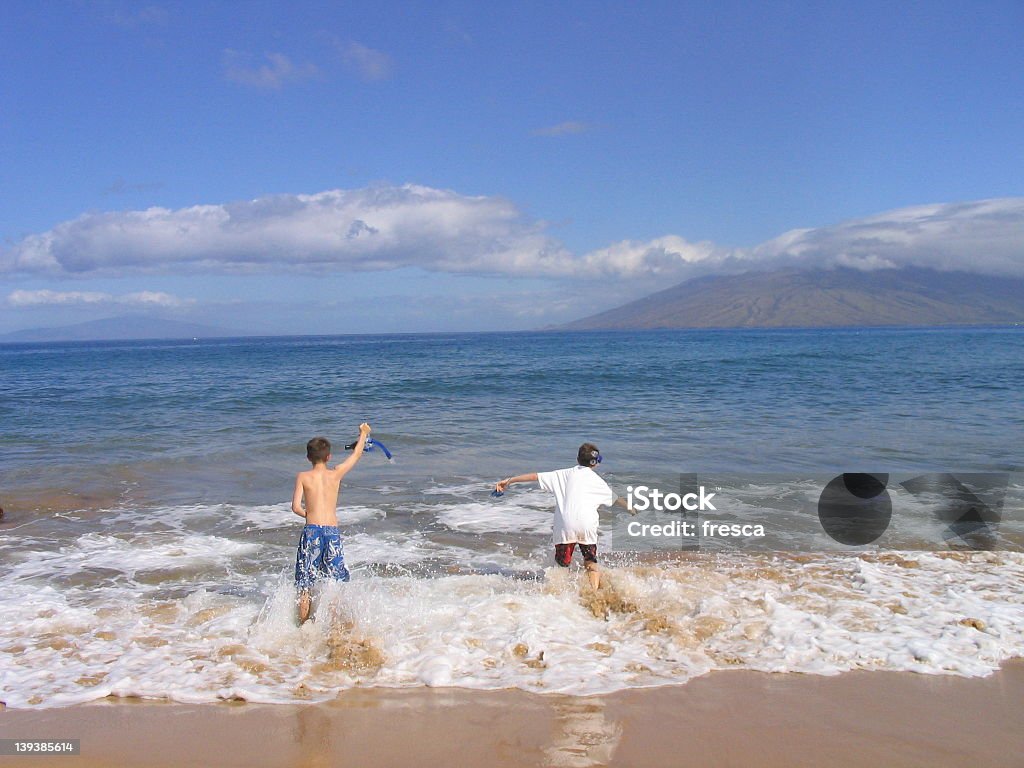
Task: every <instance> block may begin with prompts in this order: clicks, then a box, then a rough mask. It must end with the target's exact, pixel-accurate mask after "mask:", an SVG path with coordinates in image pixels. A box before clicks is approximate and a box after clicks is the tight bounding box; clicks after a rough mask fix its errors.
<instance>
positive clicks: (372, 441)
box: [345, 437, 391, 461]
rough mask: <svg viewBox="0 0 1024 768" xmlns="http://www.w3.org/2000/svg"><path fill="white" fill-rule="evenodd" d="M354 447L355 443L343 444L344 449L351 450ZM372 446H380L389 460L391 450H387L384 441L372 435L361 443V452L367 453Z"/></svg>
mask: <svg viewBox="0 0 1024 768" xmlns="http://www.w3.org/2000/svg"><path fill="white" fill-rule="evenodd" d="M355 447H356V444H355V443H349V444H348V445H346V446H345V450H346V451H351V450H352V449H353V448H355ZM374 448H380V449H381V451H382V452H383V453H384V455H385V456H386V457H387V459H388V461H391V451H389V450H388V447H387V446H386V445H384V443H382V442H381V441H380V440H376V439H375V438H372V437H370V438H367V440H366V442H365V443H363V453H368V452H370V451H372V450H373V449H374Z"/></svg>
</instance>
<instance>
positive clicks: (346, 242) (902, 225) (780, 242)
mask: <svg viewBox="0 0 1024 768" xmlns="http://www.w3.org/2000/svg"><path fill="white" fill-rule="evenodd" d="M1022 244H1024V198H1007V199H1001V200H982V201H977V202H967V203H952V204H944V205H927V206H918V207H914V208H904V209H900V210H896V211H890V212H888V213H883V214H879V215H877V216H871V217H868V218H864V219H858V220H854V221H848V222H844V223H841V224H838V225H835V226H830V227H822V228H819V229H802V230H793V231H791V232H787V233H786V234H784V235H781V236H779V237H777V238H774V239H773V240H769V241H767V242H765V243H762V244H761V245H758V246H755V247H753V248H728V247H724V246H719V245H716V244H714V243H711V242H706V241H705V242H690V241H688V240H685V239H684V238H682V237H679V236H676V235H667V236H664V237H660V238H656V239H653V240H646V241H633V240H623V241H621V242H618V243H613V244H611V245H609V246H607V247H605V248H600V249H597V250H594V251H590V252H588V253H583V254H574V253H572V252H571V251H570V250H569V249H567V248H566V247H565V246H564V245H563V244H562V243H560V242H559V241H558V240H556V239H555V238H553V237H552V236H551V235H550V234H549V233H548V231H547V226H546V224H545V222H543V221H536V220H531V219H528V218H527V217H525V216H524V215H523V214H522V212H521V211H520V210H519V209H518V208H516V206H515V205H513V204H512V203H511V202H509V201H508V200H505V199H503V198H500V197H487V196H467V195H460V194H458V193H456V192H453V191H449V190H442V189H434V188H431V187H424V186H417V185H412V184H407V185H404V186H399V187H387V186H382V187H371V188H365V189H355V190H329V191H326V192H319V193H316V194H312V195H277V196H269V197H262V198H257V199H255V200H249V201H243V202H236V203H225V204H218V205H197V206H192V207H189V208H180V209H177V210H171V209H167V208H150V209H147V210H139V211H120V212H110V213H90V214H85V215H82V216H80V217H78V218H77V219H73V220H71V221H66V222H63V223H61V224H58V225H57V226H55V227H54V228H53V229H51V230H49V231H47V232H43V233H41V234H36V235H31V236H29V237H27V238H25V239H24V240H22V241H21V242H19V243H16V244H15V245H14V246H12V247H10V248H8V249H7V250H6V251H3V252H0V273H3V272H7V273H23V274H49V275H51V276H55V277H60V276H65V277H66V276H73V275H90V276H91V275H104V274H112V275H121V274H129V273H182V272H207V273H209V272H220V273H238V272H247V273H248V272H259V271H263V272H265V271H271V270H280V269H283V268H287V269H289V270H296V269H305V270H318V271H323V270H332V271H380V270H390V269H399V268H403V267H419V268H421V269H426V270H431V271H437V272H448V273H477V274H503V275H513V276H535V277H540V276H547V277H576V278H607V277H614V278H617V279H624V280H630V281H633V285H634V287H636V288H638V289H639V288H641V287H644V286H641V285H640V284H641V283H644V282H646V283H651V284H657V285H670V284H671V283H672V282H678V281H680V280H683V279H686V278H689V277H694V276H697V275H702V274H710V273H732V272H740V271H745V270H749V269H773V268H779V267H800V268H803V267H829V266H854V267H858V268H861V269H877V268H885V267H902V266H921V267H934V268H937V269H945V270H950V269H963V270H967V271H973V272H982V273H988V274H1006V275H1024V245H1022Z"/></svg>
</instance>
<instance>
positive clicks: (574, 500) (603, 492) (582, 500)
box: [494, 443, 633, 589]
mask: <svg viewBox="0 0 1024 768" xmlns="http://www.w3.org/2000/svg"><path fill="white" fill-rule="evenodd" d="M576 459H577V462H578V463H577V465H576V466H575V467H569V468H568V469H558V470H555V471H554V472H530V473H529V474H525V475H516V476H515V477H507V478H505V479H504V480H502V481H500V482H498V483H496V484H495V486H494V490H495V491H496V492H497V493H504V492H505V489H506V488H508V487H509V486H510V485H512V483H528V482H534V481H536V482H537V483H538V484H539V485H540V487H541V488H543V489H544V490H545V491H549V492H551V493H553V494H554V495H555V527H554V534H553V535H552V541H553V542H554V544H555V562H556V563H558V564H559V565H560V566H562V567H563V568H568V567H569V564H570V563H571V562H572V552H573V550H574V549H575V548H576V545H577V544H579V545H580V554H581V555H582V556H583V565H584V567H586V569H587V577H588V578H589V579H590V584H591V586H592V587H593V588H594V589H597V588H598V587H600V586H601V572H600V571H599V570H598V567H597V525H598V516H597V508H598V507H610V506H612V505H613V504H618V505H619V506H621V507H625V508H626V509H629V507H628V506H627V505H626V501H625V499H620V498H619V497H618V496H616V495H615V491H613V490H612V489H611V488H610V487H608V483H606V482H605V481H604V480H603V479H602V478H601V476H600V475H599V474H597V472H595V471H594V467H596V466H597V465H598V464H600V463H601V452H600V451H599V450H597V446H596V445H594V444H593V443H584V444H583V445H581V446H580V449H579V451H578V452H577V454H576ZM629 511H630V512H632V511H633V510H631V509H629Z"/></svg>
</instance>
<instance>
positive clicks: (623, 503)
mask: <svg viewBox="0 0 1024 768" xmlns="http://www.w3.org/2000/svg"><path fill="white" fill-rule="evenodd" d="M612 505H613V506H619V507H622V508H623V509H624V510H626V511H627V512H629V514H631V515H635V514H636V510H635V509H633V508H632V507H631V506H629V502H628V501H626V500H625V499H624V498H622V497H621V496H619V497H617V498H616V499H615V501H613V502H612Z"/></svg>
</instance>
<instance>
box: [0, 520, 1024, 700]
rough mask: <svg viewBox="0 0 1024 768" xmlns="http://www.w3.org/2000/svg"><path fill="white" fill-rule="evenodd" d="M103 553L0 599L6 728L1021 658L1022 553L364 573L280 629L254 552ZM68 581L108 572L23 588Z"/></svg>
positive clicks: (986, 667)
mask: <svg viewBox="0 0 1024 768" xmlns="http://www.w3.org/2000/svg"><path fill="white" fill-rule="evenodd" d="M366 535H367V536H369V535H370V534H366ZM83 538H86V537H83ZM119 541H120V540H118V539H112V538H111V537H106V538H104V537H99V536H93V537H91V538H86V540H85V541H84V542H81V546H80V547H79V549H80V551H78V552H68V553H64V554H65V555H68V556H69V558H68V557H66V558H65V559H63V560H53V561H46V562H43V563H42V564H40V562H39V561H37V560H35V559H34V558H23V559H22V560H21V561H20V562H17V563H14V564H13V576H14V578H8V579H6V580H5V590H4V593H3V596H2V597H0V627H2V629H0V700H2V701H3V702H4V703H5V704H6V705H7V706H10V707H53V706H63V705H68V704H74V703H79V702H84V701H90V700H94V699H98V698H102V697H105V696H117V697H127V696H137V697H146V698H154V699H168V700H173V701H180V702H213V701H221V700H232V699H234V700H245V701H254V702H268V703H273V702H295V701H320V700H326V699H331V698H334V697H336V696H338V695H339V694H340V693H341V692H343V691H345V690H348V689H350V688H353V687H356V686H387V687H416V686H435V687H448V686H454V687H462V688H476V689H499V688H520V689H523V690H528V691H533V692H538V693H571V694H600V693H609V692H612V691H616V690H621V689H626V688H637V687H648V686H658V685H669V684H678V683H683V682H685V681H687V680H689V679H692V678H693V677H695V676H699V675H702V674H705V673H707V672H708V671H711V670H714V669H754V670H762V671H771V672H803V673H812V674H838V673H841V672H844V671H847V670H852V669H873V670H906V671H914V672H922V673H928V674H957V675H965V676H980V675H987V674H989V673H990V672H992V671H993V670H995V669H996V668H997V667H998V665H999V664H1000V663H1001V662H1002V661H1004V660H1006V659H1008V658H1011V657H1014V656H1021V655H1024V555H1022V554H1021V553H1012V552H995V553H962V554H934V553H922V552H902V553H886V554H865V555H860V556H852V555H847V556H843V555H818V556H799V557H796V556H794V557H774V556H769V555H750V554H734V555H717V556H715V555H695V556H692V557H689V558H687V559H685V560H682V561H674V562H662V563H655V564H649V565H633V566H620V567H615V568H609V569H608V570H607V571H606V573H607V575H608V584H607V586H606V587H605V588H603V589H602V590H600V591H599V592H597V593H594V592H592V591H590V590H589V589H588V588H585V587H584V586H583V583H584V581H585V580H583V579H581V578H580V576H579V573H578V572H575V571H573V572H566V571H562V570H560V569H554V568H552V569H547V570H546V571H545V572H544V574H543V578H540V579H535V580H530V579H512V578H507V577H505V576H501V575H480V574H468V575H455V576H437V577H433V578H423V577H413V576H397V577H384V576H377V575H372V573H370V572H366V573H365V574H364V575H363V576H362V577H358V578H356V579H354V580H353V581H352V582H349V583H348V584H340V585H334V584H331V585H327V586H326V587H325V588H324V590H323V591H322V592H321V593H320V594H319V596H318V600H317V607H316V620H315V621H313V622H310V623H307V624H306V625H304V626H302V627H299V626H297V625H296V622H295V591H294V587H293V586H292V584H291V580H290V577H289V575H288V574H287V573H282V569H278V570H277V571H276V573H275V574H273V575H267V573H266V572H264V573H262V574H258V573H257V574H249V575H246V574H245V573H244V572H243V571H244V569H243V568H242V565H243V564H245V563H246V562H247V561H249V560H251V559H252V558H253V556H254V552H253V550H252V548H251V547H252V546H253V545H247V544H243V545H241V546H240V547H239V548H233V547H231V546H228V544H230V542H225V541H223V540H218V538H217V537H199V538H198V539H191V540H186V539H184V538H183V539H182V540H181V541H178V542H175V541H164V540H161V538H160V537H155V538H151V540H146V539H141V540H136V541H134V544H133V546H134V547H135V549H136V550H137V551H136V552H135V554H134V555H131V556H129V557H128V558H127V559H128V560H129V561H131V563H130V564H129V565H125V564H124V562H123V561H124V558H125V552H124V551H123V545H122V544H121V543H118V542H119ZM236 544H237V542H236ZM186 545H187V546H189V547H191V548H192V550H193V553H194V554H193V557H194V559H193V561H191V562H190V563H188V564H186V565H187V568H186V571H187V569H200V572H201V573H203V574H205V576H204V577H203V578H204V579H206V580H205V581H204V586H201V587H195V586H189V579H188V578H184V577H183V578H180V579H176V578H174V576H173V573H168V572H167V570H166V569H169V568H172V567H183V568H184V567H186V565H183V564H182V563H181V561H180V560H179V559H178V554H177V552H176V550H175V547H176V546H186ZM278 549H279V548H274V554H275V555H277V554H278V552H277V550H278ZM113 555H117V556H118V557H120V558H121V565H120V566H118V565H117V564H116V563H117V559H116V558H114V557H113ZM278 562H279V561H278ZM112 564H113V568H111V566H112ZM535 565H536V563H535ZM65 567H67V568H86V569H108V568H110V569H111V572H110V573H109V575H108V576H106V577H105V578H104V579H102V580H101V582H100V583H98V584H91V583H90V584H77V583H75V582H74V580H70V581H68V582H67V583H66V584H62V585H61V586H59V587H55V586H40V585H39V584H38V582H37V578H38V577H39V576H40V575H41V574H42V573H43V572H44V571H45V570H47V569H50V571H51V573H52V571H53V570H57V571H60V570H61V569H62V568H65ZM217 570H220V571H221V572H222V573H223V574H224V579H223V580H224V583H225V585H226V586H228V585H230V586H231V587H232V588H231V589H222V590H219V589H218V588H217V587H216V586H215V584H216V582H215V581H214V580H212V579H211V578H210V576H212V574H213V573H214V572H216V571H217ZM154 571H156V572H160V573H162V574H163V577H162V578H161V580H159V581H158V582H157V583H152V582H153V581H154V580H153V579H149V578H147V577H146V574H147V573H150V574H151V573H153V572H154ZM10 575H11V574H9V576H10ZM190 578H194V577H190ZM168 581H169V582H170V586H168V583H167V582H168Z"/></svg>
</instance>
